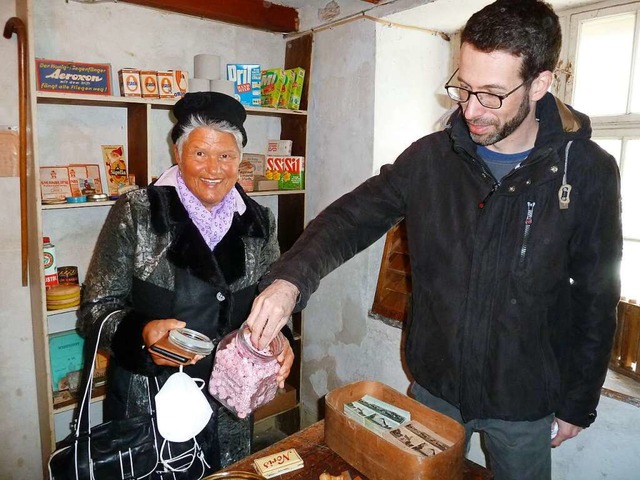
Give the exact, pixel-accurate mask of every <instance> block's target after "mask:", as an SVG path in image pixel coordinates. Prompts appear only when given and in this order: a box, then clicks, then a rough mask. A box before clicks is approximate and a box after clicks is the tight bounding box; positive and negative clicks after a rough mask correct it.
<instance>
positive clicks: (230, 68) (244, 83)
mask: <svg viewBox="0 0 640 480" xmlns="http://www.w3.org/2000/svg"><path fill="white" fill-rule="evenodd" d="M227 80H229V81H232V82H233V83H234V87H233V89H234V90H233V92H234V93H233V96H234V97H235V98H236V100H238V101H239V102H240V103H241V104H242V105H245V106H247V107H259V106H260V65H257V64H252V63H227Z"/></svg>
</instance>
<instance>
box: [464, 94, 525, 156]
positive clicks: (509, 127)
mask: <svg viewBox="0 0 640 480" xmlns="http://www.w3.org/2000/svg"><path fill="white" fill-rule="evenodd" d="M530 111H531V105H530V104H529V89H527V91H526V94H525V96H524V98H523V99H522V103H520V107H518V111H517V112H516V115H515V116H514V117H513V118H512V119H511V120H509V121H508V122H507V123H505V124H504V125H503V126H502V128H501V129H500V130H498V131H497V132H496V133H495V134H493V135H492V136H490V137H484V136H481V135H474V134H473V133H470V135H471V139H472V140H473V141H474V142H475V143H477V144H478V145H483V146H485V147H486V146H488V145H493V144H495V143H498V142H499V141H500V140H504V139H505V138H507V137H508V136H509V135H511V134H512V133H513V132H515V131H516V129H517V128H518V127H519V126H520V125H522V122H524V120H525V118H527V116H528V115H529V112H530Z"/></svg>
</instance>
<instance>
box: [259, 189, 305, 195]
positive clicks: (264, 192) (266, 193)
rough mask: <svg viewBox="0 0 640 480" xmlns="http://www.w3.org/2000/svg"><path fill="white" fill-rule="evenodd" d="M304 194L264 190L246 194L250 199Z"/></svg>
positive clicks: (293, 191) (290, 191)
mask: <svg viewBox="0 0 640 480" xmlns="http://www.w3.org/2000/svg"><path fill="white" fill-rule="evenodd" d="M302 193H305V191H304V190H265V191H262V192H247V195H249V196H250V197H266V196H270V195H299V194H302Z"/></svg>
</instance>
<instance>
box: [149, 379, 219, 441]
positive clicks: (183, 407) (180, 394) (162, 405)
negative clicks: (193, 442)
mask: <svg viewBox="0 0 640 480" xmlns="http://www.w3.org/2000/svg"><path fill="white" fill-rule="evenodd" d="M196 380H199V379H193V378H191V377H190V376H189V375H187V374H186V373H184V372H182V371H180V372H176V373H174V374H173V375H171V376H170V377H169V378H168V379H167V381H166V382H165V384H164V385H163V386H162V388H161V389H160V391H159V392H158V393H157V394H156V415H157V418H158V431H159V432H160V435H162V436H163V437H164V438H165V439H166V440H169V441H170V442H186V441H187V440H190V439H192V438H193V437H195V436H196V435H197V434H199V433H200V432H201V431H202V429H203V428H204V427H205V426H206V425H207V423H209V419H210V418H211V414H212V413H213V410H212V409H211V405H209V402H208V401H207V399H206V398H205V396H204V393H202V390H201V388H202V387H198V384H197V383H196ZM201 381H202V380H201ZM202 384H203V385H204V381H202Z"/></svg>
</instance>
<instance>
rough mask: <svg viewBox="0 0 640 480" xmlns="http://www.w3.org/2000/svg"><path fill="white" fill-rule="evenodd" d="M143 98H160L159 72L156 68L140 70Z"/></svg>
mask: <svg viewBox="0 0 640 480" xmlns="http://www.w3.org/2000/svg"><path fill="white" fill-rule="evenodd" d="M140 86H141V87H142V98H160V93H159V89H158V72H156V71H155V70H144V71H140Z"/></svg>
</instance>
